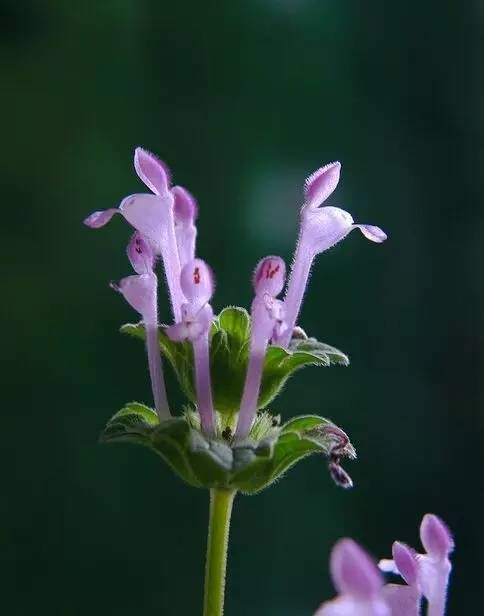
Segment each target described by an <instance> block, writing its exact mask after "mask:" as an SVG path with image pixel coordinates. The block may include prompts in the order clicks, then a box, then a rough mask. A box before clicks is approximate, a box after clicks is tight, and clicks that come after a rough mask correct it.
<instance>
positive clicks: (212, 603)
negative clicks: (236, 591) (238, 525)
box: [203, 488, 236, 616]
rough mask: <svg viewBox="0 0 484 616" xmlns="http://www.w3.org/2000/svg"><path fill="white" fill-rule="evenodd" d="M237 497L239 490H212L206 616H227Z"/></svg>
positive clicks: (205, 595) (206, 578)
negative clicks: (231, 533)
mask: <svg viewBox="0 0 484 616" xmlns="http://www.w3.org/2000/svg"><path fill="white" fill-rule="evenodd" d="M235 494H236V492H235V490H223V489H219V488H212V489H211V490H210V513H209V520H208V543H207V559H206V562H205V593H204V599H203V616H223V612H224V590H225V570H226V568H227V548H228V543H229V529H230V516H231V514H232V504H233V502H234V496H235Z"/></svg>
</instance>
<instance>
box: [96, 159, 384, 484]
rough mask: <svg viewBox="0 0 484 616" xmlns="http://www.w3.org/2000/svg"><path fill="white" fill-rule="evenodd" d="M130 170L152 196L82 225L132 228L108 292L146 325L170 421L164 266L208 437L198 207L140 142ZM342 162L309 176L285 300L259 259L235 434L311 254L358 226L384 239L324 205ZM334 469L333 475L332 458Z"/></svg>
mask: <svg viewBox="0 0 484 616" xmlns="http://www.w3.org/2000/svg"><path fill="white" fill-rule="evenodd" d="M134 167H135V169H136V172H137V174H138V176H139V177H140V179H141V180H142V181H143V182H144V183H145V185H146V186H147V187H148V188H149V189H150V191H151V193H150V194H134V195H130V196H128V197H126V198H125V199H123V200H122V202H121V204H120V206H119V207H118V208H110V209H108V210H104V211H98V212H94V213H93V214H91V215H90V216H88V218H86V220H85V221H84V222H85V224H86V225H87V226H89V227H91V228H94V229H97V228H99V227H102V226H104V225H105V224H106V223H108V222H109V221H110V220H111V218H112V217H113V216H114V215H115V214H120V215H121V216H122V217H123V218H124V219H125V220H126V221H127V222H128V223H129V224H130V225H131V226H132V227H133V228H134V229H135V233H134V235H133V237H132V239H131V240H130V242H129V245H128V257H129V260H130V262H131V265H132V267H133V269H134V271H135V272H136V274H134V275H132V276H128V277H127V278H123V279H122V280H121V281H120V282H119V283H118V284H117V285H114V288H115V289H117V290H118V291H119V292H120V293H121V294H122V295H123V296H124V298H125V299H126V300H127V301H128V303H129V304H130V305H131V306H132V307H133V308H134V309H135V310H136V311H137V312H138V313H139V314H140V315H141V317H142V319H143V322H144V326H145V331H146V346H147V354H148V364H149V369H150V376H151V382H152V388H153V397H154V401H155V408H156V411H157V413H158V416H159V418H160V420H161V419H166V418H168V417H170V410H169V406H168V401H167V396H166V391H165V385H164V379H163V372H162V367H161V359H160V354H159V347H158V338H157V332H158V317H157V304H158V298H157V277H156V275H155V273H154V266H155V264H156V260H157V259H158V258H160V259H161V261H162V263H163V268H164V273H165V277H166V282H167V287H168V292H169V299H170V304H171V308H172V313H173V319H174V323H173V324H172V325H171V326H170V327H168V328H167V329H166V333H167V335H168V336H169V337H170V338H171V339H172V340H174V341H189V342H190V343H191V344H192V346H193V357H194V367H195V375H194V376H195V388H196V394H197V409H198V413H199V415H200V423H201V429H202V431H203V432H204V433H205V434H206V435H213V434H214V433H216V431H217V422H216V420H215V409H214V402H213V390H212V383H211V375H210V355H209V335H210V328H211V324H212V322H213V310H212V308H211V305H210V300H211V298H212V296H213V293H214V278H213V275H212V273H211V270H210V268H209V267H208V265H207V264H206V263H205V262H204V261H202V260H201V259H199V258H196V257H195V252H196V235H197V230H196V226H195V221H196V218H197V214H198V207H197V203H196V201H195V199H194V198H193V196H192V195H191V194H190V193H189V192H188V191H187V190H186V189H185V188H182V187H181V186H172V185H171V181H170V173H169V170H168V168H167V166H166V165H165V164H164V163H163V162H161V161H160V160H158V159H157V158H156V157H155V156H154V155H153V154H151V153H149V152H147V151H146V150H143V149H141V148H137V149H136V151H135V156H134ZM340 169H341V165H340V163H338V162H335V163H330V164H328V165H326V166H324V167H321V168H320V169H318V170H317V171H316V172H315V173H313V174H312V175H310V176H309V178H308V179H307V180H306V184H305V199H304V204H303V206H302V208H301V221H300V230H299V238H298V242H297V248H296V252H295V255H294V260H293V264H292V268H291V272H290V275H289V280H288V283H287V287H286V291H285V295H284V299H283V300H281V299H278V296H279V295H280V294H281V293H282V291H283V289H284V285H285V275H286V267H285V264H284V261H283V260H282V259H281V258H280V257H277V256H269V257H265V258H264V259H262V260H261V261H260V262H259V264H258V265H257V267H256V268H255V273H254V276H253V287H254V294H255V297H254V300H253V302H252V308H251V333H250V348H249V360H248V366H247V373H246V377H245V385H244V388H243V393H242V397H241V401H240V407H239V412H238V418H237V424H236V427H235V440H236V441H238V442H240V441H243V440H244V439H245V438H246V437H247V436H248V434H249V432H250V430H251V428H252V426H253V424H254V420H255V418H256V413H257V408H258V407H257V400H258V397H259V392H260V387H261V378H262V370H263V363H264V357H265V355H266V351H267V349H268V347H269V346H279V347H282V348H284V349H287V348H288V347H289V346H290V344H291V340H292V339H293V335H295V332H296V331H297V329H295V328H296V325H297V321H298V316H299V312H300V309H301V304H302V300H303V296H304V293H305V289H306V286H307V282H308V278H309V272H310V269H311V266H312V263H313V260H314V259H315V257H316V256H317V255H318V254H319V253H321V252H324V251H325V250H328V249H329V248H331V247H332V246H334V245H335V244H336V243H338V242H339V241H341V240H342V239H343V238H344V237H346V236H347V235H348V234H349V233H350V231H352V230H353V229H359V230H360V231H361V232H362V233H363V235H364V236H365V237H366V238H368V239H369V240H371V241H373V242H383V241H384V240H385V239H386V235H385V233H384V232H383V231H382V230H381V229H380V228H379V227H375V226H373V225H366V224H365V225H364V224H355V223H354V221H353V218H352V217H351V215H350V214H349V213H348V212H346V211H344V210H342V209H340V208H338V207H333V206H323V203H324V202H325V200H326V199H327V198H328V197H329V196H330V195H331V193H332V192H333V191H334V190H335V188H336V186H337V184H338V182H339V176H340ZM334 457H335V460H334V461H333V462H334V469H333V475H337V473H338V472H339V470H340V469H339V467H338V466H337V456H336V455H335V456H334Z"/></svg>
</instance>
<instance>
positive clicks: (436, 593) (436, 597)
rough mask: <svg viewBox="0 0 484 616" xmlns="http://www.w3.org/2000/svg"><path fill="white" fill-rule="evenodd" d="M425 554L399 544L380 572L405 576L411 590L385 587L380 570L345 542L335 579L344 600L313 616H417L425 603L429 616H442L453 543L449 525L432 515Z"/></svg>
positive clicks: (339, 547)
mask: <svg viewBox="0 0 484 616" xmlns="http://www.w3.org/2000/svg"><path fill="white" fill-rule="evenodd" d="M420 538H421V540H422V544H423V546H424V548H425V550H426V554H417V553H416V552H415V550H413V549H412V548H410V547H409V546H407V545H405V544H404V543H400V542H399V541H395V542H394V544H393V548H392V555H393V560H380V562H379V563H378V567H379V568H380V570H381V571H384V572H388V573H396V574H398V575H400V576H401V577H402V578H403V579H404V580H405V582H406V583H407V585H404V584H385V585H383V579H382V577H381V575H380V574H379V572H378V568H377V566H376V564H375V563H374V562H373V561H372V559H371V558H370V557H369V556H368V554H366V552H364V551H363V550H362V549H361V548H360V547H359V546H358V545H357V544H356V543H355V542H354V541H353V540H352V539H341V540H340V541H338V542H337V543H336V545H335V546H334V548H333V551H332V553H331V559H330V569H331V577H332V579H333V583H334V585H335V587H336V590H337V591H338V593H339V596H338V597H337V598H336V599H333V600H332V601H327V602H326V603H323V605H322V606H321V607H320V608H319V609H318V610H317V612H316V613H315V615H314V616H350V615H351V616H353V615H354V616H418V615H419V614H420V604H421V600H422V597H425V598H426V600H427V603H428V612H427V613H428V616H443V615H444V613H445V603H446V594H447V586H448V581H449V574H450V571H451V564H450V561H449V554H450V552H451V551H452V550H453V549H454V541H453V539H452V535H451V534H450V531H449V529H448V528H447V526H446V525H445V524H444V522H443V521H442V520H441V519H440V518H439V517H437V516H436V515H434V514H431V513H427V514H426V515H425V516H424V517H423V520H422V523H421V525H420Z"/></svg>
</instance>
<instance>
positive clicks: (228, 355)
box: [210, 307, 250, 414]
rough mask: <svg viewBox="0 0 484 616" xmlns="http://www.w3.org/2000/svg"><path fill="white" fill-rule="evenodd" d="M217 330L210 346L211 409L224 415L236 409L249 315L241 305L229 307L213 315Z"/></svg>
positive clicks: (245, 370)
mask: <svg viewBox="0 0 484 616" xmlns="http://www.w3.org/2000/svg"><path fill="white" fill-rule="evenodd" d="M217 324H218V331H217V332H216V333H214V334H213V336H212V340H211V345H210V360H211V362H210V363H211V366H210V367H211V377H212V387H213V395H214V404H215V408H216V409H217V410H218V411H219V412H221V413H224V414H233V413H234V412H236V411H238V409H239V406H240V400H241V398H242V391H243V388H244V382H245V374H246V372H247V363H248V357H249V355H248V349H249V343H250V318H249V315H248V313H247V311H246V310H244V309H243V308H237V307H229V308H225V309H224V310H222V312H221V313H220V314H219V316H218V318H217Z"/></svg>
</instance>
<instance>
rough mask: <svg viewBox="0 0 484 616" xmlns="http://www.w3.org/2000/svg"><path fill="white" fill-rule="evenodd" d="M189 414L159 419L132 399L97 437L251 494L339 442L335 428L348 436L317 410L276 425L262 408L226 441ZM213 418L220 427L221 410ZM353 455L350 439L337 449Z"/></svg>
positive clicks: (192, 479)
mask: <svg viewBox="0 0 484 616" xmlns="http://www.w3.org/2000/svg"><path fill="white" fill-rule="evenodd" d="M191 414H192V412H191V411H190V412H188V413H187V414H186V415H185V416H183V417H172V418H170V419H167V420H164V421H162V422H160V421H159V419H158V416H157V415H156V413H155V411H153V410H152V409H150V408H149V407H147V406H145V405H143V404H139V403H137V402H132V403H130V404H127V405H126V406H125V407H124V408H123V409H121V410H120V411H119V412H118V413H116V414H115V415H114V416H113V417H112V418H111V419H110V420H109V421H108V423H107V425H106V428H105V429H104V431H103V434H102V436H101V440H102V441H103V442H110V443H111V442H121V443H123V442H131V443H136V444H139V445H143V446H144V447H147V448H148V449H151V450H152V451H154V452H155V453H156V454H157V455H158V456H160V457H161V458H162V459H163V460H164V461H165V462H166V463H167V464H168V466H169V467H170V468H171V469H172V470H173V471H174V472H175V474H177V475H178V476H179V477H180V478H181V479H182V480H183V481H185V482H186V483H188V484H189V485H190V486H194V487H198V488H200V487H203V488H215V487H221V488H227V489H235V490H240V491H242V492H244V493H246V494H255V493H257V492H260V491H261V490H263V489H265V488H267V487H268V486H270V485H272V484H273V483H274V482H275V481H277V480H278V479H280V478H281V477H282V476H283V475H284V473H285V472H286V471H287V470H289V469H290V468H291V467H292V466H294V464H296V463H297V462H299V461H300V460H302V459H303V458H305V457H306V456H308V455H310V454H312V453H320V454H325V455H328V454H329V453H330V452H331V450H332V448H334V446H335V443H341V442H342V441H341V438H339V440H338V438H337V437H335V434H336V435H344V437H345V438H347V437H346V435H345V434H344V432H342V430H340V428H338V427H337V426H335V425H334V424H333V423H332V422H331V421H329V420H328V419H324V418H323V417H318V416H317V415H303V416H301V417H295V418H293V419H291V420H290V421H288V422H287V423H286V424H284V426H282V427H278V426H277V425H276V426H275V425H274V423H276V424H277V418H273V417H272V416H271V415H269V414H268V413H261V414H260V415H259V417H258V419H257V422H256V423H255V425H254V429H253V431H252V432H251V436H250V437H249V438H247V439H246V440H244V441H242V442H235V443H232V444H231V443H229V442H227V441H226V440H225V439H223V438H222V437H221V436H216V437H214V438H212V437H211V438H208V437H207V436H206V435H205V434H203V433H201V432H200V430H199V429H198V428H197V427H196V424H195V423H194V422H193V418H192V419H191V418H190V417H191ZM274 420H276V421H274ZM216 424H217V426H219V431H220V430H221V426H222V425H223V424H222V422H221V417H220V415H219V416H218V417H217V422H216ZM254 437H257V438H254ZM355 455H356V454H355V451H354V449H353V447H352V445H351V443H349V441H348V442H347V443H346V444H345V446H344V448H340V450H339V452H338V456H339V457H344V456H347V457H350V458H351V457H355Z"/></svg>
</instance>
